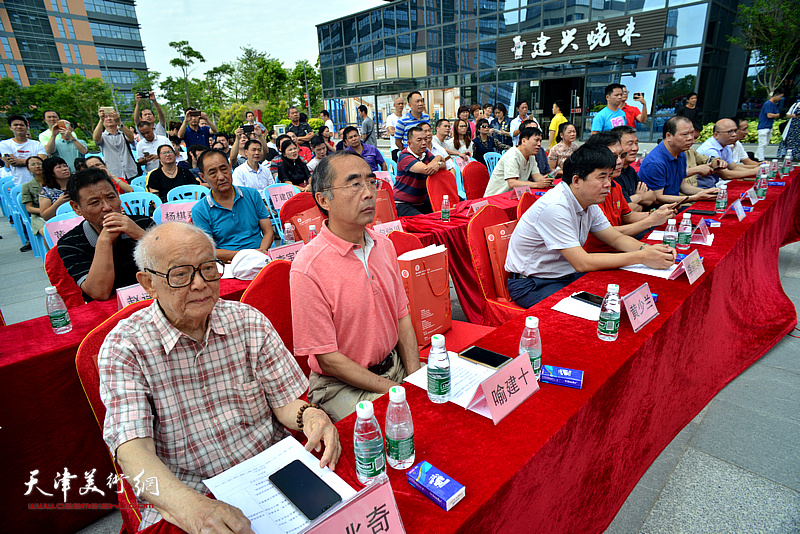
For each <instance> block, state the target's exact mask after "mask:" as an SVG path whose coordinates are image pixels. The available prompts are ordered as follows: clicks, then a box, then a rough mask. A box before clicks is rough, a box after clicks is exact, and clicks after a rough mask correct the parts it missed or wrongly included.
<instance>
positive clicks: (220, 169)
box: [192, 150, 274, 262]
mask: <svg viewBox="0 0 800 534" xmlns="http://www.w3.org/2000/svg"><path fill="white" fill-rule="evenodd" d="M198 164H199V166H200V176H201V178H202V179H203V181H204V182H206V183H207V184H208V185H209V187H210V188H211V191H209V193H208V195H206V196H205V197H203V198H202V199H200V200H199V201H197V203H196V204H195V205H194V207H192V222H193V223H194V224H195V226H197V227H199V228H200V229H202V230H203V231H204V232H205V233H207V234H208V235H210V236H211V237H212V238H213V239H214V242H215V243H216V244H217V245H216V246H217V257H218V258H219V259H221V260H222V261H224V262H230V261H231V260H232V259H233V257H234V256H235V255H236V253H237V252H239V251H240V250H248V249H255V250H260V251H261V252H263V253H264V254H266V253H267V251H268V250H269V247H270V246H272V241H273V239H274V235H273V232H272V223H271V221H270V218H269V212H268V211H267V207H266V205H265V204H264V199H262V198H261V195H259V194H258V191H256V190H255V189H251V188H249V187H236V186H234V185H233V177H232V175H231V164H230V162H229V161H228V158H227V156H225V154H223V153H222V152H219V151H217V150H208V151H206V152H203V154H202V155H201V156H200V160H199V162H198Z"/></svg>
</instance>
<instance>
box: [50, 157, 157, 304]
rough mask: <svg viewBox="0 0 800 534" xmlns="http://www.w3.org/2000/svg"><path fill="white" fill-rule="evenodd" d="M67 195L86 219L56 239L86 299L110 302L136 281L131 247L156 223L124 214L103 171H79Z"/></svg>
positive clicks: (70, 184)
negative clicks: (116, 294)
mask: <svg viewBox="0 0 800 534" xmlns="http://www.w3.org/2000/svg"><path fill="white" fill-rule="evenodd" d="M67 193H68V195H69V198H70V204H71V205H72V209H74V210H75V213H77V214H78V215H81V216H83V218H84V219H85V220H84V221H83V223H81V224H79V225H78V226H76V227H75V228H73V229H72V230H70V231H69V232H67V233H66V234H64V236H63V237H62V238H61V239H59V240H58V243H57V245H56V246H57V248H58V254H59V256H61V261H63V262H64V267H66V269H67V272H68V273H69V275H70V276H71V277H72V278H73V279H74V280H75V283H76V284H78V286H79V287H80V288H81V291H83V298H84V300H86V301H87V302H88V301H90V300H108V299H110V298H111V297H112V296H113V295H114V291H115V290H116V289H119V288H121V287H126V286H129V285H131V284H135V283H136V264H135V263H134V261H133V249H134V247H135V245H136V241H137V240H139V239H141V238H142V236H143V235H144V231H145V230H146V229H147V228H149V227H150V226H152V225H153V224H154V223H153V220H152V219H151V218H150V217H146V216H143V215H126V214H125V213H124V212H123V211H122V202H121V201H120V199H119V195H118V194H117V191H116V189H114V184H113V183H112V182H111V178H109V176H108V174H107V173H106V172H105V171H103V170H102V169H84V170H82V171H80V172H78V173H76V174H75V175H74V176H72V177H71V178H70V180H69V183H68V184H67Z"/></svg>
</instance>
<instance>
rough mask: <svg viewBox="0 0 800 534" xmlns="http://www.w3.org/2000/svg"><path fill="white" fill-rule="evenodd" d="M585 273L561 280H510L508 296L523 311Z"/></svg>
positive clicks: (535, 278) (564, 277) (563, 277)
mask: <svg viewBox="0 0 800 534" xmlns="http://www.w3.org/2000/svg"><path fill="white" fill-rule="evenodd" d="M584 274H585V273H573V274H568V275H566V276H562V277H561V278H537V277H531V278H510V277H509V279H508V282H507V285H508V295H509V296H510V297H511V300H513V301H514V302H515V303H516V304H517V305H518V306H521V307H523V308H525V309H528V308H530V307H531V306H533V305H534V304H537V303H539V302H540V301H542V300H544V299H546V298H547V297H549V296H550V295H552V294H553V293H555V292H556V291H558V290H559V289H562V288H565V287H567V286H568V285H570V284H571V283H572V282H574V281H575V280H577V279H578V278H580V277H581V276H583V275H584Z"/></svg>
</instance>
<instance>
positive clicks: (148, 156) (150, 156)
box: [142, 154, 158, 163]
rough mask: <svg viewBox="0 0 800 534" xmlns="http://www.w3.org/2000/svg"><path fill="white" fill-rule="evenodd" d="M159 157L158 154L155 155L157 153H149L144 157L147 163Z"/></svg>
mask: <svg viewBox="0 0 800 534" xmlns="http://www.w3.org/2000/svg"><path fill="white" fill-rule="evenodd" d="M157 158H158V156H157V155H155V154H147V155H146V156H144V157H143V158H142V159H143V160H144V161H145V163H149V162H151V161H153V160H154V159H157Z"/></svg>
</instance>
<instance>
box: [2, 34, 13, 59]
mask: <svg viewBox="0 0 800 534" xmlns="http://www.w3.org/2000/svg"><path fill="white" fill-rule="evenodd" d="M0 41H2V42H3V51H4V52H5V54H6V59H14V54H12V53H11V43H9V42H8V37H0Z"/></svg>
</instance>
